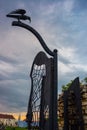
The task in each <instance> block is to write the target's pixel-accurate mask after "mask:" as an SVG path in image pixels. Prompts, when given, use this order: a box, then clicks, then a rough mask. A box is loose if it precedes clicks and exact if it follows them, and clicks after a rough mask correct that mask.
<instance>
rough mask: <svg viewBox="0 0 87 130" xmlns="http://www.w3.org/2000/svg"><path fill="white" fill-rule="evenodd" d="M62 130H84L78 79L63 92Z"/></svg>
mask: <svg viewBox="0 0 87 130" xmlns="http://www.w3.org/2000/svg"><path fill="white" fill-rule="evenodd" d="M70 105H71V107H70ZM64 130H84V122H83V116H82V105H81V95H80V84H79V78H78V77H77V78H76V79H75V80H74V81H73V82H72V84H71V86H70V87H69V89H68V90H67V91H65V92H64Z"/></svg>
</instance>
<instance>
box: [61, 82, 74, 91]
mask: <svg viewBox="0 0 87 130" xmlns="http://www.w3.org/2000/svg"><path fill="white" fill-rule="evenodd" d="M71 84H72V80H71V81H70V82H69V83H68V84H66V85H62V92H64V91H66V90H68V88H69V87H70V86H71Z"/></svg>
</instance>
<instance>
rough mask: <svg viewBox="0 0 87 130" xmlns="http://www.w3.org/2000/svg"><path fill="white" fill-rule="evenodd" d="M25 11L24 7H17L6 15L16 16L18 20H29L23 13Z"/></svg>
mask: <svg viewBox="0 0 87 130" xmlns="http://www.w3.org/2000/svg"><path fill="white" fill-rule="evenodd" d="M25 13H26V11H25V10H24V9H17V10H15V11H12V12H11V13H9V14H7V15H6V16H7V17H10V18H16V19H18V21H20V20H29V21H30V22H31V18H30V17H29V16H27V15H25Z"/></svg>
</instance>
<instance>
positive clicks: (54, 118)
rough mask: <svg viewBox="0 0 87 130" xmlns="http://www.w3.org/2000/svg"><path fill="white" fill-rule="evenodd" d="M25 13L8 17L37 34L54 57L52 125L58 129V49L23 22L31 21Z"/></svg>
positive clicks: (22, 11) (16, 24) (55, 129)
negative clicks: (49, 46) (51, 48)
mask: <svg viewBox="0 0 87 130" xmlns="http://www.w3.org/2000/svg"><path fill="white" fill-rule="evenodd" d="M25 13H26V11H25V10H23V9H18V10H15V11H12V12H11V13H9V14H7V17H10V18H15V19H17V21H13V22H12V26H18V27H22V28H25V29H27V30H28V31H30V32H31V33H33V34H34V35H35V36H36V38H37V39H38V40H39V42H40V44H41V46H42V47H43V49H44V50H45V51H46V53H48V54H49V55H50V56H52V58H53V67H54V68H53V70H54V73H53V84H54V86H53V101H52V105H53V108H52V124H51V125H52V130H58V125H57V121H58V120H57V50H56V49H54V50H53V52H52V51H51V50H50V49H49V48H48V46H47V45H46V43H45V42H44V40H43V38H42V37H41V35H40V34H39V33H38V32H37V31H36V30H35V29H34V28H33V27H31V26H30V25H27V24H25V23H23V22H21V20H29V21H30V22H31V18H30V17H29V16H26V15H25Z"/></svg>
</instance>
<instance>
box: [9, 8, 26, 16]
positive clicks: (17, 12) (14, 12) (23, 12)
mask: <svg viewBox="0 0 87 130" xmlns="http://www.w3.org/2000/svg"><path fill="white" fill-rule="evenodd" d="M25 13H26V11H25V10H24V9H17V10H14V11H12V12H11V13H9V14H22V15H24V14H25Z"/></svg>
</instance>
